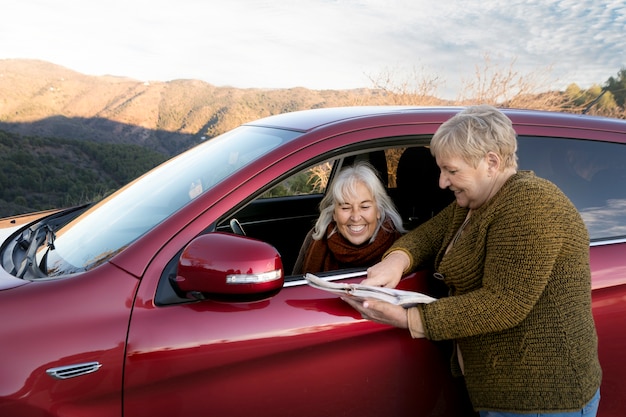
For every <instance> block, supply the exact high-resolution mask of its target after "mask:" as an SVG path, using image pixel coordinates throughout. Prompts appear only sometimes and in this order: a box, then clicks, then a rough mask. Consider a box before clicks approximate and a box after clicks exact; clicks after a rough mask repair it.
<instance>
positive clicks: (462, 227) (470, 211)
mask: <svg viewBox="0 0 626 417" xmlns="http://www.w3.org/2000/svg"><path fill="white" fill-rule="evenodd" d="M471 216H472V210H471V209H470V210H469V211H468V212H467V217H465V220H464V221H463V224H461V227H459V230H457V231H456V234H455V235H454V237H453V238H452V242H450V246H448V249H450V248H451V247H452V246H454V244H455V243H456V242H457V241H458V240H459V239H460V237H461V234H462V233H463V229H465V226H467V224H468V223H469V221H470V217H471Z"/></svg>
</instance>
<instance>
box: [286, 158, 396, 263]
mask: <svg viewBox="0 0 626 417" xmlns="http://www.w3.org/2000/svg"><path fill="white" fill-rule="evenodd" d="M401 233H404V228H403V226H402V218H401V217H400V215H399V214H398V211H397V210H396V208H395V206H394V204H393V201H392V200H391V198H390V197H389V195H388V194H387V192H386V191H385V188H384V187H383V185H382V183H381V181H380V179H379V178H378V175H377V174H376V171H375V170H374V168H372V167H371V166H370V165H369V164H367V163H363V162H361V163H357V164H355V165H354V166H350V167H348V168H344V169H343V170H342V171H341V172H340V173H339V175H338V176H337V178H336V179H335V181H334V182H333V183H332V185H331V188H330V190H328V192H327V194H326V195H325V196H324V198H323V199H322V201H321V202H320V216H319V218H318V219H317V222H316V224H315V227H314V228H313V229H312V230H311V232H309V234H308V235H307V237H306V238H305V240H304V243H303V244H302V248H301V249H300V254H299V256H298V259H297V261H296V264H295V266H294V270H293V274H294V275H295V274H302V273H306V272H323V271H331V270H336V269H342V268H355V267H367V266H371V265H373V264H375V263H376V262H378V261H380V259H381V256H382V254H383V253H384V252H385V251H386V250H387V249H388V248H389V247H390V246H391V244H392V243H393V242H394V241H395V240H396V239H397V238H398V237H400V236H401Z"/></svg>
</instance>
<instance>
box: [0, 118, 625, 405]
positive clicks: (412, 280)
mask: <svg viewBox="0 0 626 417" xmlns="http://www.w3.org/2000/svg"><path fill="white" fill-rule="evenodd" d="M459 110H460V109H459V108H411V107H353V108H335V109H318V110H310V111H302V112H294V113H288V114H283V115H278V116H273V117H268V118H265V119H262V120H259V121H256V122H253V123H248V124H246V125H244V126H241V127H239V128H237V129H235V130H233V131H231V132H229V133H226V134H224V135H222V136H220V137H217V138H214V139H211V140H208V141H206V142H205V143H202V144H201V145H198V146H197V147H195V148H193V149H191V150H190V151H188V152H186V153H184V154H182V155H180V156H178V157H176V158H173V159H172V160H170V161H169V162H166V163H165V164H163V165H161V166H160V167H157V168H156V169H154V170H152V171H150V172H149V173H147V174H145V175H144V176H142V177H141V178H139V179H137V180H136V181H134V182H133V183H131V184H130V185H128V186H126V187H124V188H123V189H121V190H119V191H118V192H117V193H115V194H113V195H112V196H110V197H108V198H106V199H105V200H103V201H101V202H99V203H98V204H95V205H87V206H83V207H75V208H71V209H67V210H60V211H53V212H47V213H41V214H35V215H32V216H20V217H15V218H8V219H3V220H1V221H0V226H2V229H1V230H0V234H1V242H2V246H1V250H0V262H1V264H2V268H0V315H1V316H2V317H3V319H2V323H1V324H0V340H1V342H0V415H2V416H11V417H19V416H64V417H71V416H77V417H78V416H80V417H84V416H90V417H97V416H102V417H112V416H124V417H139V416H147V417H148V416H149V417H154V416H170V417H171V416H185V417H190V416H207V415H215V416H251V415H267V416H272V417H280V416H294V415H297V416H300V417H306V416H315V417H318V416H359V417H365V416H381V415H389V416H409V415H411V416H413V415H420V416H461V415H463V416H466V415H472V414H473V412H472V409H471V405H470V404H469V402H468V400H467V396H466V393H465V390H464V386H463V383H462V381H460V380H456V379H454V378H453V377H452V376H451V374H450V370H449V366H448V365H449V354H450V346H449V345H448V344H446V343H434V342H431V341H428V340H414V339H411V338H410V336H409V334H408V332H407V331H404V330H399V329H396V328H392V327H388V326H383V325H379V324H375V323H372V322H369V321H365V320H363V319H361V317H360V316H359V315H358V314H356V312H355V311H354V310H353V309H352V308H351V307H350V306H348V305H347V304H346V303H344V302H342V301H341V300H340V299H338V298H337V297H336V296H334V295H332V294H330V293H326V292H323V291H319V290H316V289H314V288H312V287H310V286H308V285H307V284H306V283H305V280H304V279H303V277H302V276H297V275H296V276H294V275H292V274H291V268H292V266H293V264H294V261H295V259H296V256H297V253H298V250H299V248H300V245H301V243H302V241H303V239H304V237H305V235H306V233H307V232H308V230H309V229H310V228H311V227H312V225H313V222H314V220H315V219H316V217H317V214H318V213H317V204H318V203H319V201H320V199H321V198H322V196H323V194H324V191H325V189H326V186H327V184H328V183H329V182H332V180H333V176H334V174H335V173H336V172H337V170H339V169H340V168H341V167H342V166H345V165H346V164H350V163H352V162H353V161H355V160H367V161H369V162H370V163H371V164H372V165H374V166H375V167H377V169H378V170H379V171H380V173H381V176H382V177H383V179H384V181H385V182H386V186H387V187H388V190H389V193H390V195H391V196H392V198H393V199H394V201H395V202H396V204H397V206H398V208H399V210H400V212H401V214H402V215H403V217H404V219H405V221H406V223H407V226H408V227H413V226H415V225H417V224H419V223H421V222H423V221H425V220H427V219H428V218H430V217H431V216H433V215H434V214H436V213H437V212H438V211H439V210H440V209H441V208H442V207H443V206H445V205H446V204H448V203H449V202H450V201H452V196H451V194H450V193H449V192H448V191H442V190H439V189H438V187H437V177H438V170H437V168H436V166H435V165H433V164H434V161H433V159H432V157H431V156H430V154H429V152H428V151H427V149H426V148H425V147H426V146H428V144H429V141H430V138H431V137H432V135H433V133H434V132H435V130H436V129H437V128H438V127H439V125H440V124H441V123H442V122H444V121H445V120H447V119H449V118H450V117H451V116H452V115H454V114H455V113H456V112H458V111H459ZM506 113H507V114H508V116H509V117H510V118H511V119H512V120H513V122H514V125H515V129H516V131H517V132H518V135H519V152H518V154H519V158H520V168H521V169H532V170H534V171H535V172H536V173H537V174H538V175H539V176H542V177H545V178H548V179H550V180H552V181H554V182H555V183H557V184H558V185H559V186H560V187H561V188H562V189H563V190H564V191H565V192H566V193H567V194H568V195H569V196H570V198H571V199H572V201H573V202H574V203H575V204H576V205H577V207H578V208H579V210H580V212H581V213H582V216H583V218H584V220H585V222H586V224H587V226H588V229H589V231H590V236H591V242H590V251H591V267H592V274H593V311H594V317H595V319H596V324H597V330H598V335H599V349H600V361H601V363H602V366H603V370H604V377H603V383H602V388H601V392H602V401H601V403H600V411H599V415H600V416H601V417H623V416H624V415H626V402H625V401H624V400H623V397H624V393H626V390H625V389H624V388H623V386H624V385H623V380H624V376H625V375H626V361H624V360H623V353H624V352H626V332H625V331H624V329H626V302H625V300H626V186H625V184H626V177H625V173H626V121H623V120H614V119H607V118H597V117H588V116H580V115H571V114H560V113H545V112H536V111H523V110H507V111H506ZM431 275H432V271H429V270H424V271H419V272H418V273H416V274H412V275H410V276H407V277H405V279H403V281H402V282H401V285H400V288H403V289H411V290H417V291H421V292H426V293H429V294H431V295H434V296H442V295H443V293H442V289H441V288H439V287H438V286H437V284H436V282H433V281H436V280H434V279H432V278H431ZM323 277H324V278H325V279H329V280H339V281H344V282H358V281H360V280H361V279H362V278H363V271H359V270H350V271H345V270H344V271H335V272H332V273H327V274H323Z"/></svg>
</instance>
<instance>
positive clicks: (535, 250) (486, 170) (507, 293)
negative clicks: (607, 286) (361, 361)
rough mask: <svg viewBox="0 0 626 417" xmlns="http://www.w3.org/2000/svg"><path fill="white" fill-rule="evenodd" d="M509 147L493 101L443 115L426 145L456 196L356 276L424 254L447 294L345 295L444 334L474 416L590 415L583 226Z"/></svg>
mask: <svg viewBox="0 0 626 417" xmlns="http://www.w3.org/2000/svg"><path fill="white" fill-rule="evenodd" d="M516 151H517V138H516V134H515V131H514V130H513V127H512V123H511V121H510V120H509V119H508V118H507V117H506V116H505V115H504V114H503V113H501V112H500V111H498V110H497V109H495V108H493V107H490V106H474V107H469V108H467V109H466V110H464V111H462V112H461V113H459V114H457V115H456V116H454V117H453V118H451V119H450V120H448V121H447V122H445V123H444V124H443V125H442V126H441V127H440V128H439V129H438V131H437V132H436V133H435V135H434V136H433V138H432V141H431V152H432V153H433V155H434V156H435V158H436V160H437V164H438V166H439V168H440V170H441V173H440V178H439V185H440V186H441V187H442V188H449V189H450V190H452V191H453V192H454V194H455V196H456V201H455V202H453V203H452V204H450V205H449V206H448V207H447V208H445V209H444V210H443V211H442V212H441V213H439V214H438V215H437V216H435V217H434V218H433V219H431V220H430V221H428V222H426V223H424V224H423V225H421V226H420V227H418V228H417V229H415V230H413V231H412V232H409V233H408V234H407V235H405V236H403V237H402V238H400V239H399V240H398V241H396V243H395V244H394V245H393V246H392V247H391V248H390V249H389V250H388V251H387V253H386V254H385V256H384V258H383V260H382V261H381V262H380V263H378V264H376V265H374V266H372V267H370V268H369V270H368V277H367V279H366V280H364V281H363V283H364V284H369V285H378V286H386V287H395V286H396V285H397V284H398V282H399V281H400V279H401V277H402V276H403V275H404V274H406V273H408V272H412V271H415V270H416V269H418V268H422V267H429V266H430V267H434V269H435V271H436V273H435V276H436V277H437V278H439V279H442V280H443V281H444V282H445V284H446V285H447V287H448V289H449V293H450V296H449V297H446V298H442V299H439V300H437V301H434V302H432V303H430V304H422V305H419V306H417V307H413V308H409V309H407V310H405V309H403V308H402V307H399V306H395V305H391V304H388V303H385V302H382V301H376V300H366V301H358V300H355V299H350V298H347V297H346V298H345V300H346V301H347V302H348V303H349V304H351V305H352V306H353V307H354V308H355V309H357V310H358V311H359V312H360V313H361V314H362V315H363V317H364V318H367V319H370V320H373V321H377V322H380V323H386V324H390V325H394V326H397V327H400V328H407V329H409V331H410V334H411V336H412V337H414V338H423V337H425V338H428V339H431V340H454V341H455V345H456V349H455V354H454V356H453V359H452V368H453V372H455V373H456V374H458V375H459V376H460V375H464V377H465V381H466V385H467V389H468V392H469V395H470V398H471V400H472V404H473V406H474V408H475V409H476V410H478V411H479V412H480V415H481V416H483V417H484V416H528V415H529V414H532V415H538V414H539V413H540V414H541V415H546V416H548V415H549V416H595V415H596V412H597V408H598V404H599V398H600V391H599V387H600V381H601V374H602V371H601V369H600V363H599V361H598V352H597V337H596V330H595V325H594V321H593V317H592V314H591V277H590V269H589V236H588V233H587V229H586V228H585V225H584V223H583V221H582V219H581V217H580V215H579V213H578V211H577V210H576V208H575V207H574V205H573V204H572V203H571V202H570V201H569V199H568V198H567V197H566V196H565V195H564V194H563V193H562V192H561V191H560V190H559V189H558V188H557V187H556V186H555V185H554V184H552V183H550V182H549V181H546V180H544V179H541V178H538V177H536V176H535V175H534V174H533V173H532V172H528V171H518V170H517V156H516Z"/></svg>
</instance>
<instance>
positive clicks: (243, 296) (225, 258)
mask: <svg viewBox="0 0 626 417" xmlns="http://www.w3.org/2000/svg"><path fill="white" fill-rule="evenodd" d="M172 281H173V282H172V284H173V286H174V288H175V289H176V291H177V292H178V293H179V295H181V296H184V297H188V298H196V299H206V298H208V299H213V300H217V301H229V302H236V301H239V302H249V301H256V300H261V299H265V298H267V297H270V296H272V295H275V294H276V293H278V291H280V289H281V288H282V287H283V283H284V271H283V264H282V260H281V258H280V254H279V253H278V251H277V250H276V249H275V248H274V247H273V246H271V245H269V244H268V243H265V242H262V241H260V240H257V239H253V238H250V237H246V236H240V235H233V234H228V233H219V232H215V233H208V234H205V235H202V236H198V237H197V238H195V239H194V240H192V241H191V242H190V243H189V245H187V247H186V248H185V249H184V250H183V253H182V254H181V256H180V259H179V261H178V272H177V275H176V277H174V278H173V279H172Z"/></svg>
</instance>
